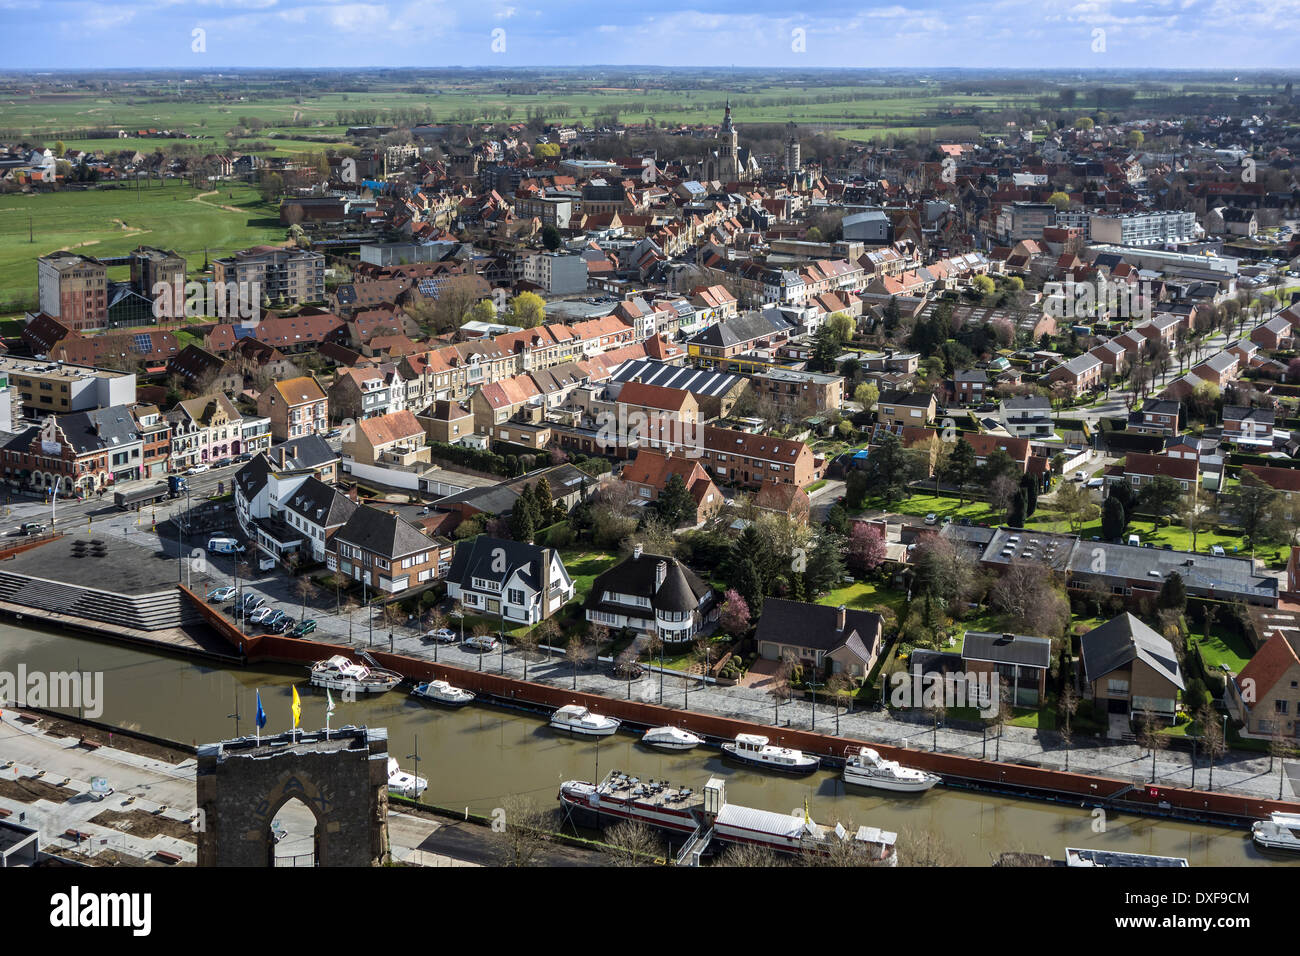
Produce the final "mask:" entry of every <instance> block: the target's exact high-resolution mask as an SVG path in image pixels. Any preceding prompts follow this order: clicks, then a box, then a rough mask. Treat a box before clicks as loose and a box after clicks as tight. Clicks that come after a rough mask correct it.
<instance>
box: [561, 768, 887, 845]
mask: <svg viewBox="0 0 1300 956" xmlns="http://www.w3.org/2000/svg"><path fill="white" fill-rule="evenodd" d="M557 796H558V799H559V800H560V803H561V804H562V805H563V807H564V810H565V814H566V816H567V817H568V818H569V819H570V820H571V822H573V823H575V824H577V825H579V826H593V827H599V826H602V825H604V824H606V823H616V822H620V821H625V820H632V821H636V822H639V823H644V824H646V825H648V826H652V827H656V828H658V829H660V830H664V831H667V832H668V834H669V836H670V839H671V838H673V837H678V838H684V839H685V843H684V844H682V846H683V852H685V851H686V850H688V849H690V848H692V847H699V850H700V852H701V853H707V852H711V850H710V849H709V845H710V844H711V843H713V842H714V841H716V842H718V843H746V844H754V845H757V846H762V847H765V848H767V849H771V850H776V851H779V852H782V853H811V854H815V855H823V856H825V855H831V854H838V853H842V852H847V853H849V854H852V859H854V860H855V861H856V862H858V863H860V864H861V865H866V866H895V865H897V862H898V857H897V850H896V844H897V841H898V834H896V833H892V832H890V831H887V830H881V829H880V828H879V827H865V826H864V827H859V828H858V829H857V830H856V831H853V830H849V829H848V828H846V827H844V826H842V825H840V824H836V825H835V826H834V827H827V826H822V825H820V824H817V823H814V822H813V820H812V818H811V817H810V816H809V814H808V812H807V809H806V808H805V809H804V810H803V811H802V812H799V813H795V814H789V815H787V814H783V813H773V812H771V811H769V810H758V809H754V808H752V807H742V806H737V805H735V804H729V803H727V790H726V784H725V782H724V781H723V780H721V779H720V778H716V777H715V778H711V779H710V780H709V781H708V783H707V784H706V785H705V787H704V789H703V791H698V790H692V789H691V788H690V787H680V786H674V785H672V784H669V783H667V782H665V781H663V780H654V779H644V780H643V779H641V778H640V777H633V776H630V775H629V774H626V773H624V772H622V771H620V770H613V771H611V772H610V773H609V774H608V775H607V776H606V777H605V779H604V780H603V781H602V782H600V783H599V784H595V783H590V782H588V781H586V780H566V781H565V782H564V783H562V784H561V785H560V792H559V794H558V795H557Z"/></svg>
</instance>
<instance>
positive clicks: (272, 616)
mask: <svg viewBox="0 0 1300 956" xmlns="http://www.w3.org/2000/svg"><path fill="white" fill-rule="evenodd" d="M282 620H284V612H283V611H281V610H280V609H279V608H278V607H277V608H274V609H273V610H272V611H271V612H270V613H269V614H267V615H266V617H265V619H263V621H262V623H263V624H265V625H266V626H267V627H270V626H271V625H273V624H279V623H280V622H281V621H282Z"/></svg>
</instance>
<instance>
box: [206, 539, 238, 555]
mask: <svg viewBox="0 0 1300 956" xmlns="http://www.w3.org/2000/svg"><path fill="white" fill-rule="evenodd" d="M208 550H209V551H215V552H217V553H218V554H234V553H235V552H237V551H243V550H244V549H243V547H241V546H240V544H239V542H238V541H236V540H235V539H234V538H209V539H208Z"/></svg>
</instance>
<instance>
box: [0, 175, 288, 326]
mask: <svg viewBox="0 0 1300 956" xmlns="http://www.w3.org/2000/svg"><path fill="white" fill-rule="evenodd" d="M204 193H205V191H204V190H197V189H193V188H191V187H190V186H188V185H184V184H182V183H181V182H180V181H179V180H163V181H162V182H161V183H160V182H159V181H158V180H154V181H153V185H152V186H150V187H149V188H144V187H143V186H141V188H140V189H139V191H138V192H137V190H136V189H135V187H134V186H126V185H122V186H120V187H117V188H101V189H91V190H84V191H73V190H64V191H60V192H56V193H45V194H36V195H25V194H14V195H7V196H0V301H8V300H10V299H11V298H12V297H14V296H18V295H25V294H26V295H30V294H33V293H34V290H35V287H36V257H37V256H41V255H47V254H49V253H51V252H54V251H55V250H57V249H78V250H84V251H85V252H86V253H87V254H88V255H96V256H117V255H123V254H125V253H127V252H130V251H131V250H132V249H134V248H135V247H136V246H138V245H141V244H144V245H151V246H159V247H163V248H167V249H174V250H176V252H178V253H180V254H181V255H183V256H185V257H186V258H187V259H188V260H189V261H190V267H191V268H192V269H197V268H199V267H201V266H202V264H203V258H204V253H205V250H206V253H207V255H208V257H209V258H215V257H218V256H221V255H225V254H226V253H229V252H232V251H234V250H236V249H241V248H244V247H245V246H249V245H255V244H258V243H279V242H282V241H283V240H284V236H285V231H284V227H282V226H281V225H280V220H279V213H278V211H277V209H276V207H274V206H267V205H266V204H265V203H263V202H262V200H261V197H260V196H259V195H258V193H257V190H255V189H253V188H252V187H250V186H245V185H236V184H230V183H223V184H221V188H220V191H219V192H217V193H215V194H214V195H204ZM200 197H202V198H200ZM216 203H219V204H220V205H215V204H216ZM225 206H229V207H233V209H234V210H237V211H232V209H226V208H222V207H225ZM29 218H30V226H31V229H30V235H31V237H32V238H33V239H34V241H32V242H29V241H28V235H29V229H28V225H29Z"/></svg>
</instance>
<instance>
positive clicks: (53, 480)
mask: <svg viewBox="0 0 1300 956" xmlns="http://www.w3.org/2000/svg"><path fill="white" fill-rule="evenodd" d="M141 447H142V445H141V440H140V436H139V434H138V433H137V432H136V431H135V422H134V420H133V419H132V418H131V414H130V411H129V409H127V408H126V407H125V406H119V407H116V408H108V409H101V410H97V411H92V412H73V413H72V414H70V415H60V416H57V417H56V416H53V415H51V416H49V417H47V418H46V419H45V420H44V422H42V423H41V424H40V425H32V426H31V427H29V428H26V429H24V430H23V431H21V432H18V433H17V434H15V435H12V436H10V437H9V439H8V440H7V441H6V442H5V443H4V445H3V446H0V455H2V456H3V459H4V470H5V478H6V480H7V481H8V482H9V483H10V485H12V486H14V487H17V488H22V489H31V490H34V491H37V492H50V491H54V492H56V493H58V494H62V495H68V496H71V495H76V496H78V497H83V496H88V495H91V494H94V493H95V492H103V491H104V490H105V489H106V488H107V487H109V486H110V485H111V484H112V483H113V480H114V476H115V474H116V473H115V472H113V471H112V469H113V467H114V465H113V461H114V460H118V464H117V466H116V467H117V468H118V469H119V470H120V471H121V473H122V476H123V477H138V470H139V464H140V460H141Z"/></svg>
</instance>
